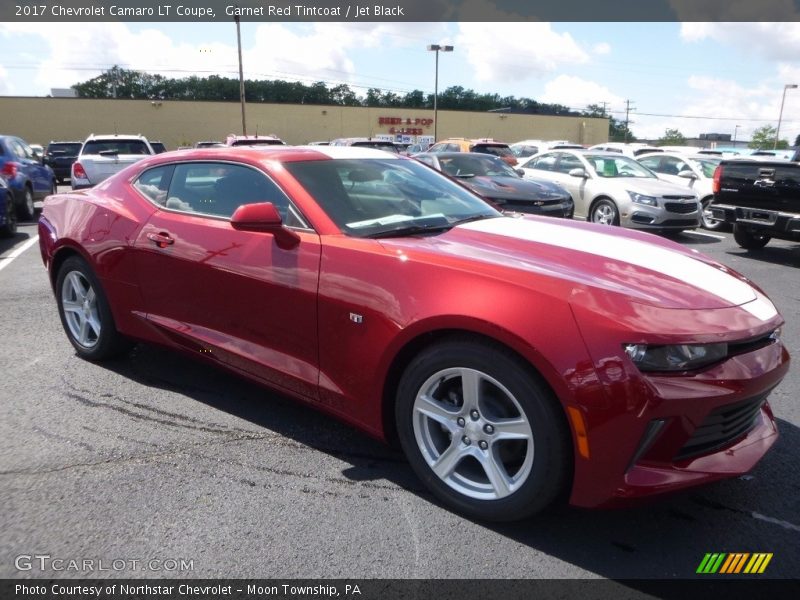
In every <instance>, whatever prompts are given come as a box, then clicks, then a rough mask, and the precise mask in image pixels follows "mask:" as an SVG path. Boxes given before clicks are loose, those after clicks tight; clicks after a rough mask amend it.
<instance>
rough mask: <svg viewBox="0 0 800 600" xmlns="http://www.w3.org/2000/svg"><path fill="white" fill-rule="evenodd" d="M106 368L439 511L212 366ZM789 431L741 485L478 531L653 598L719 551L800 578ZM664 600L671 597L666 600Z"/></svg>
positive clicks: (363, 457) (297, 415)
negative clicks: (655, 589) (656, 583)
mask: <svg viewBox="0 0 800 600" xmlns="http://www.w3.org/2000/svg"><path fill="white" fill-rule="evenodd" d="M104 366H105V367H106V368H108V369H109V370H111V371H113V372H115V373H117V374H119V375H120V376H123V377H126V378H129V379H131V380H134V381H136V382H138V383H140V384H142V385H144V386H149V387H154V388H159V389H163V390H169V391H173V392H176V393H179V394H181V395H184V396H186V397H189V398H191V399H193V400H195V401H198V402H202V403H203V404H205V405H207V406H209V407H212V408H214V409H216V410H220V411H224V412H226V413H228V414H230V415H233V416H236V417H238V418H240V419H244V420H246V421H248V422H249V423H251V424H252V425H254V426H256V427H258V428H263V429H267V430H270V431H273V432H276V433H278V434H280V435H282V436H285V437H287V438H290V439H292V440H294V441H296V442H298V443H300V444H303V445H305V446H307V447H310V448H313V449H315V450H317V451H320V452H325V453H327V454H329V455H332V456H335V457H336V458H337V459H340V460H343V461H345V462H346V463H347V464H348V466H347V467H346V468H344V469H343V470H342V475H343V476H344V477H346V478H347V479H348V480H350V481H353V482H364V481H380V480H385V481H389V482H392V483H394V484H395V485H397V486H399V487H401V488H403V489H405V490H407V491H409V492H411V493H413V494H416V495H417V496H419V497H421V498H423V499H424V500H425V501H426V502H430V503H431V504H436V505H439V502H438V501H437V500H436V499H435V498H434V497H433V496H432V495H431V494H430V493H429V492H428V491H427V489H426V488H425V487H424V485H423V484H422V483H421V482H420V481H419V479H417V477H416V476H415V475H414V473H413V472H412V470H411V468H410V466H409V465H408V463H407V462H406V460H405V458H404V457H403V455H402V454H401V453H400V452H398V451H396V450H393V449H391V448H389V447H388V446H385V445H384V444H382V443H380V442H379V441H376V440H374V439H372V438H370V437H368V436H367V435H365V434H362V433H360V432H358V431H357V430H355V429H353V428H351V427H349V426H347V425H344V424H342V423H340V422H338V421H336V420H334V419H332V418H330V417H327V416H325V415H324V414H322V413H319V412H316V411H313V410H312V411H309V410H307V408H306V407H305V406H303V405H302V404H301V403H298V402H295V401H293V400H291V399H289V398H287V397H285V396H282V395H280V394H277V393H275V392H273V391H270V390H269V389H266V388H264V387H261V386H258V385H256V384H253V383H250V382H248V381H245V380H243V379H240V378H238V377H236V376H234V375H231V374H229V373H227V372H224V371H222V370H217V369H209V368H208V366H207V364H206V363H204V362H200V361H196V360H194V359H192V358H190V357H188V356H184V355H182V354H180V353H176V352H172V351H170V350H166V349H163V348H160V347H155V346H150V345H147V344H140V345H138V346H136V347H135V348H134V349H133V350H132V351H131V353H130V354H129V355H128V356H127V357H125V358H124V359H119V360H114V361H110V362H107V363H104ZM160 418H163V416H162V417H160ZM159 422H160V423H163V421H159ZM778 426H779V430H780V434H781V436H780V438H779V440H778V441H777V442H776V444H775V446H774V447H773V448H772V450H771V451H770V452H769V453H768V454H767V456H765V457H764V459H763V460H762V461H761V462H760V463H759V464H758V465H757V466H756V468H755V469H754V470H753V471H752V472H751V473H749V474H747V475H745V476H742V477H738V478H734V479H730V480H726V481H722V482H718V483H715V484H711V485H707V486H703V487H700V488H695V489H693V490H691V491H686V492H681V493H676V494H673V495H669V496H664V497H660V498H659V499H656V500H651V501H647V502H643V503H639V504H637V505H634V506H629V507H626V508H624V509H614V510H607V509H606V510H587V509H578V508H573V507H569V506H566V505H561V506H557V507H555V508H551V509H549V510H548V511H546V512H545V513H543V514H541V515H538V516H536V517H533V518H530V519H528V520H526V521H523V522H517V523H507V524H506V523H501V524H496V523H476V524H475V525H476V527H477V528H479V529H481V528H486V529H489V530H491V531H494V532H496V533H498V534H500V535H502V536H505V537H507V538H509V539H511V540H514V541H515V542H517V543H519V544H521V545H524V546H528V547H530V548H533V549H535V550H537V551H539V552H542V553H545V554H548V555H550V556H553V557H555V558H557V559H559V560H561V561H564V562H566V563H569V564H570V565H574V566H575V567H577V569H578V570H577V571H576V573H577V575H576V576H577V577H585V572H589V573H591V574H595V575H597V576H600V577H604V578H608V579H614V580H622V581H621V583H623V584H624V585H625V586H629V587H632V588H634V589H637V590H640V591H645V592H652V589H651V588H652V584H651V583H648V580H664V579H672V580H674V579H691V578H698V577H702V576H698V575H696V570H697V568H698V566H699V564H700V562H701V561H702V559H703V557H704V555H705V554H706V553H712V552H729V553H730V552H751V553H752V552H773V553H774V558H773V559H772V562H771V564H770V566H769V570H768V573H769V577H770V578H797V577H798V574H800V573H799V571H800V568H799V567H798V565H800V545H799V544H797V535H798V532H800V517H798V515H800V476H799V475H798V473H800V470H798V468H797V451H796V449H797V448H798V447H800V428H798V427H796V426H794V425H793V424H791V423H789V422H788V421H785V420H782V419H778ZM244 483H249V484H250V485H252V482H244ZM439 506H441V505H439ZM442 509H443V510H447V509H446V508H444V507H442ZM525 576H526V577H527V576H530V577H544V578H546V577H547V573H544V572H540V571H536V568H535V566H532V570H531V572H530V573H526V574H525ZM637 580H639V581H637ZM657 595H658V596H659V597H668V596H669V595H668V594H665V593H663V590H662V593H659V594H657ZM678 595H680V593H676V597H677V596H678Z"/></svg>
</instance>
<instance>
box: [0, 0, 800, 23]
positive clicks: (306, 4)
mask: <svg viewBox="0 0 800 600" xmlns="http://www.w3.org/2000/svg"><path fill="white" fill-rule="evenodd" d="M236 17H238V18H240V19H241V20H242V21H273V22H303V21H305V22H314V21H340V22H342V21H344V22H359V21H361V22H395V21H396V22H402V21H410V22H437V21H442V22H455V21H457V22H492V21H494V22H513V21H556V22H569V21H595V22H643V21H681V22H686V21H699V22H705V21H742V22H753V21H763V22H770V21H774V22H785V21H798V20H800V18H799V17H800V0H751V1H749V2H734V1H733V0H235V1H234V0H184V1H181V0H2V2H0V21H4V22H15V21H16V22H21V21H26V22H35V21H40V22H46V21H49V22H65V23H69V22H81V21H83V22H93V21H94V22H104V21H131V22H133V21H153V22H155V21H164V22H214V21H220V22H226V21H231V20H233V19H235V18H236Z"/></svg>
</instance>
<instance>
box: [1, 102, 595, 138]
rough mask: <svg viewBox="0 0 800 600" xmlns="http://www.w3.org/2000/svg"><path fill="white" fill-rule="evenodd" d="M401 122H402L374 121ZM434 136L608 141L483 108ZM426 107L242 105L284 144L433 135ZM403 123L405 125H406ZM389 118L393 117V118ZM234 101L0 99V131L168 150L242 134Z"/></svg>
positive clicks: (457, 117) (585, 122)
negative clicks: (112, 139)
mask: <svg viewBox="0 0 800 600" xmlns="http://www.w3.org/2000/svg"><path fill="white" fill-rule="evenodd" d="M381 117H383V118H384V121H386V120H387V118H388V119H389V120H391V119H398V118H399V119H401V120H402V125H396V124H395V125H392V124H389V123H381V122H380V121H379V120H380V118H381ZM438 117H439V125H438V132H437V133H438V137H439V139H443V138H446V137H466V138H477V137H492V138H495V139H498V140H502V141H505V142H508V143H512V142H516V141H519V140H522V139H545V140H547V139H566V140H569V141H572V142H577V143H581V144H587V145H589V144H597V143H600V142H605V141H607V140H608V120H607V119H598V118H588V117H553V116H541V115H516V114H499V113H485V112H480V113H479V112H462V111H443V110H440V111H438ZM432 118H433V111H432V110H421V109H404V108H362V107H342V106H319V105H313V106H312V105H297V104H247V105H246V122H247V133H248V134H250V135H252V134H255V133H260V134H275V135H277V136H279V137H280V138H281V139H283V140H284V141H285V142H287V143H289V144H303V143H306V142H311V141H321V140H330V139H333V138H337V137H351V136H352V137H355V136H374V135H378V134H388V133H389V132H390V131H389V130H390V128H391V127H395V128H396V129H398V130H399V129H402V128H405V129H408V128H413V129H417V130H421V131H420V133H421V134H422V135H429V136H432V135H433V130H434V128H433V125H420V124H415V122H416V120H418V119H419V120H432ZM409 120H410V123H409ZM395 123H396V121H395ZM241 130H242V118H241V108H240V105H239V104H238V103H236V102H189V101H187V102H180V101H163V102H161V101H156V102H151V101H149V100H119V99H117V100H93V99H83V98H20V97H0V134H10V135H17V136H19V137H22V138H23V139H25V140H26V141H27V142H28V143H39V144H47V143H48V142H49V141H50V140H80V141H82V140H83V139H85V138H86V136H88V135H89V134H90V133H97V134H108V133H114V132H118V133H124V134H136V133H141V134H142V135H144V136H146V137H147V138H148V139H152V140H161V141H162V142H164V143H165V144H166V145H167V148H169V149H174V148H177V147H178V146H189V145H191V144H193V143H194V142H196V141H199V140H224V139H225V137H226V136H227V135H228V134H229V133H241Z"/></svg>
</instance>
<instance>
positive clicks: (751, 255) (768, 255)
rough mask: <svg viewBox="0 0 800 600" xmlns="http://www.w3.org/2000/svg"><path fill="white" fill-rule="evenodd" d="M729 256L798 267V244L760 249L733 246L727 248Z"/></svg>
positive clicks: (799, 263) (799, 262)
mask: <svg viewBox="0 0 800 600" xmlns="http://www.w3.org/2000/svg"><path fill="white" fill-rule="evenodd" d="M726 254H729V255H730V256H741V257H746V258H748V259H751V260H758V261H761V262H768V263H772V264H773V265H781V266H784V267H796V268H797V267H800V244H796V245H794V246H775V245H773V246H769V245H767V246H765V247H764V248H761V249H760V250H745V249H744V248H735V249H731V250H727V251H726Z"/></svg>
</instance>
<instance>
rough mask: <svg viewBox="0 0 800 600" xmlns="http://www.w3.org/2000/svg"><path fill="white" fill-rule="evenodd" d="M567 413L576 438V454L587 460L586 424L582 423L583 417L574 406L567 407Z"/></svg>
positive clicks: (587, 439)
mask: <svg viewBox="0 0 800 600" xmlns="http://www.w3.org/2000/svg"><path fill="white" fill-rule="evenodd" d="M567 413H569V419H570V421H572V427H573V428H574V429H575V435H576V436H577V437H578V439H577V442H578V454H580V455H581V456H582V457H583V458H589V437H588V436H587V435H586V423H584V421H583V415H582V414H581V411H580V410H578V409H577V408H575V407H574V406H568V407H567Z"/></svg>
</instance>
